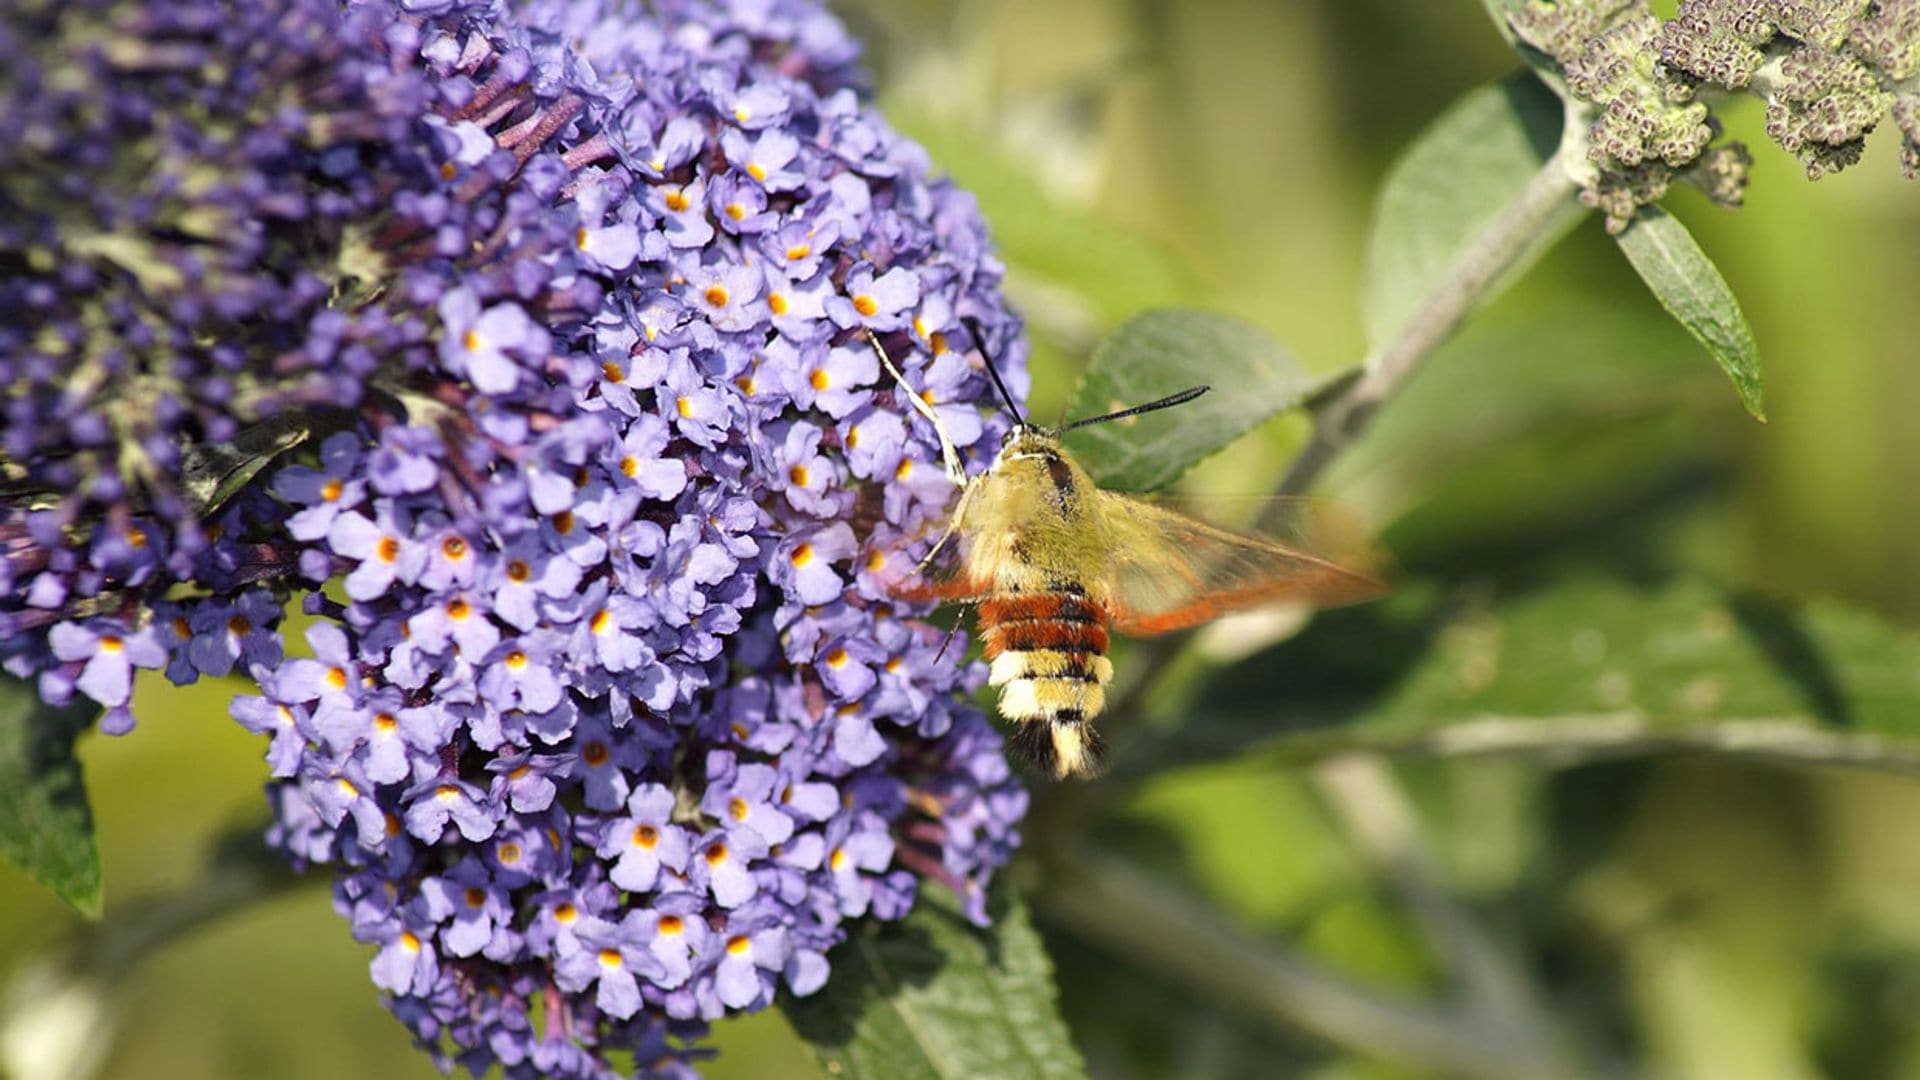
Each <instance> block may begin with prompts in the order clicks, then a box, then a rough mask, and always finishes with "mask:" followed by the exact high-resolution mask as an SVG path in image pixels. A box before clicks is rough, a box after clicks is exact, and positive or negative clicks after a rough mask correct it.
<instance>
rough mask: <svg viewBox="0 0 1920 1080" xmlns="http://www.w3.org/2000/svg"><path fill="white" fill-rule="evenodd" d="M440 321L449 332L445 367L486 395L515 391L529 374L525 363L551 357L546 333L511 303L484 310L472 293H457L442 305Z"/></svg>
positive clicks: (443, 345)
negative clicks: (522, 378) (525, 375)
mask: <svg viewBox="0 0 1920 1080" xmlns="http://www.w3.org/2000/svg"><path fill="white" fill-rule="evenodd" d="M440 321H441V324H442V325H443V326H444V327H445V331H444V336H443V337H442V338H441V339H440V359H441V361H442V362H443V363H445V364H446V365H447V368H448V370H450V371H452V372H453V373H454V374H456V375H465V376H466V377H467V378H468V379H469V380H470V381H471V382H472V383H473V385H474V388H475V389H477V390H479V391H480V392H481V393H484V394H504V393H506V392H508V391H510V390H512V389H513V388H514V387H515V386H516V385H517V384H518V383H519V382H520V378H521V376H522V374H523V364H522V363H521V361H524V360H536V359H538V358H540V357H541V356H543V355H545V353H546V351H547V343H546V340H545V339H546V332H545V331H543V330H541V329H540V328H539V327H538V326H537V325H535V324H534V321H533V320H532V319H530V318H528V317H527V313H526V311H525V310H523V309H522V308H521V307H520V305H518V304H515V303H512V302H507V303H501V304H495V305H493V306H491V307H488V308H485V309H482V308H481V306H480V300H479V298H478V297H477V296H475V295H474V293H473V291H472V290H471V289H464V288H462V289H454V290H452V291H451V292H449V293H447V294H446V295H445V296H444V297H442V298H441V299H440ZM516 357H517V358H519V359H516Z"/></svg>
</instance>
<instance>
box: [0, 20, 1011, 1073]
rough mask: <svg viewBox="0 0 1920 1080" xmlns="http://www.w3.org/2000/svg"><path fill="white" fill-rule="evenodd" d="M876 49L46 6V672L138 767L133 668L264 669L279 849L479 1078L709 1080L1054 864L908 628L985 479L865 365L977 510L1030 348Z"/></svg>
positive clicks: (452, 1056) (591, 25) (635, 23)
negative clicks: (874, 338) (883, 931)
mask: <svg viewBox="0 0 1920 1080" xmlns="http://www.w3.org/2000/svg"><path fill="white" fill-rule="evenodd" d="M857 53H858V50H857V48H856V47H855V45H854V43H853V41H852V39H851V38H849V37H848V36H847V34H846V32H845V31H844V29H843V28H842V27H841V26H840V24H839V23H838V22H837V21H836V20H834V19H833V18H832V17H831V16H829V15H828V14H827V13H826V12H825V11H824V10H823V9H822V8H821V7H820V6H819V5H818V4H816V3H814V2H812V0H657V2H655V3H653V4H651V5H648V6H647V7H646V8H644V9H642V8H639V7H637V6H635V5H630V4H627V3H619V2H609V3H597V2H593V0H564V2H561V0H525V2H523V3H520V4H516V5H501V4H498V3H492V2H488V0H355V2H350V3H345V4H342V3H340V2H338V0H249V2H246V3H241V2H232V3H226V2H220V0H141V2H137V3H136V2H133V0H62V2H61V3H51V2H46V3H38V2H36V3H20V4H14V5H5V6H0V387H4V388H5V391H6V393H5V400H6V408H7V410H8V413H7V417H6V421H7V422H6V428H5V441H4V444H0V660H4V662H5V664H6V666H7V668H8V670H10V671H11V672H13V673H14V674H15V675H17V676H20V677H24V678H31V679H35V680H36V681H37V685H38V688H39V690H40V692H41V694H42V695H43V696H44V697H45V698H47V699H48V700H52V701H62V702H63V701H67V700H70V699H72V698H74V697H75V696H77V695H80V696H85V697H88V698H91V699H93V700H94V701H96V702H98V703H99V704H100V705H102V706H104V707H106V708H107V709H108V710H109V711H108V714H107V715H108V719H107V722H106V725H105V726H106V727H107V729H108V730H111V731H115V732H124V731H126V730H127V729H128V728H130V727H131V726H132V721H133V717H132V712H131V711H130V694H131V686H132V679H133V673H134V671H135V670H136V669H141V668H150V669H161V670H164V672H165V674H166V676H167V677H168V678H170V679H171V680H172V681H174V682H177V683H186V682H191V681H193V680H195V679H198V678H202V677H221V676H227V675H230V674H231V675H242V676H248V677H251V679H252V680H253V681H254V683H255V684H256V690H255V691H254V692H250V693H244V694H242V695H241V696H240V697H238V698H236V699H235V701H234V703H233V706H232V713H233V717H234V719H235V720H237V721H238V722H239V723H240V724H241V725H242V726H244V727H245V728H247V729H248V730H249V731H252V732H255V733H257V734H259V735H260V736H262V737H263V739H264V743H265V746H266V758H267V764H268V767H269V770H270V774H271V777H272V779H271V782H270V784H269V788H268V797H269V799H270V801H271V804H272V808H273V811H274V823H273V827H272V830H271V832H270V834H269V837H268V840H269V842H270V843H271V844H272V845H273V846H274V847H275V848H277V849H278V850H280V851H281V852H283V853H284V854H285V855H286V856H287V857H288V858H289V859H290V860H291V861H293V862H294V863H295V864H296V865H298V866H300V867H303V868H306V867H324V868H325V869H326V871H327V872H330V873H331V874H332V875H333V880H334V899H335V905H336V908H337V909H338V911H339V912H340V914H341V915H342V916H343V918H344V919H345V920H346V923H347V926H348V927H349V928H350V930H351V933H352V934H353V935H354V936H355V938H357V939H358V940H360V941H361V942H364V943H366V945H368V946H369V951H370V952H371V953H372V960H371V963H370V968H369V971H370V975H371V978H372V981H373V983H374V985H375V986H377V987H378V988H379V990H380V991H382V992H383V993H384V994H385V995H386V997H387V1000H388V1003H389V1005H390V1007H391V1008H392V1010H393V1012H394V1014H395V1015H396V1016H397V1017H398V1018H399V1019H400V1020H401V1021H402V1022H403V1023H405V1024H406V1026H407V1027H408V1028H409V1030H410V1031H412V1032H413V1034H414V1035H415V1036H416V1037H417V1038H418V1040H419V1041H420V1043H421V1045H422V1046H423V1047H425V1048H427V1049H428V1050H429V1051H430V1052H431V1053H432V1055H433V1056H434V1058H435V1059H436V1061H437V1062H439V1063H440V1064H441V1065H443V1066H448V1067H450V1066H453V1065H456V1064H457V1065H460V1066H463V1067H465V1068H467V1069H469V1070H470V1071H472V1072H473V1073H475V1074H476V1075H479V1074H487V1073H489V1072H490V1071H497V1072H498V1073H499V1074H501V1075H504V1076H507V1077H510V1078H516V1080H518V1078H529V1080H530V1078H533V1077H555V1076H560V1077H596V1078H598V1077H612V1076H625V1075H631V1074H632V1072H633V1068H634V1065H633V1063H636V1062H637V1064H638V1069H639V1071H640V1072H641V1073H642V1074H646V1075H685V1074H686V1073H687V1072H688V1068H687V1062H688V1061H689V1060H691V1059H692V1058H693V1057H695V1056H697V1055H698V1054H699V1053H701V1051H699V1050H698V1048H697V1046H696V1042H697V1040H698V1038H699V1036H700V1035H701V1034H702V1032H703V1031H704V1030H705V1026H706V1024H707V1023H709V1022H710V1021H713V1020H717V1019H720V1018H722V1017H725V1016H728V1015H730V1014H734V1013H739V1012H743V1011H752V1010H756V1009H762V1008H765V1007H766V1006H768V1005H769V1004H770V1003H771V1002H772V1001H773V1000H774V997H775V995H776V994H777V993H793V994H807V993H812V992H814V991H816V990H818V989H819V988H820V987H821V986H822V985H823V984H824V982H825V981H826V980H827V978H828V977H829V962H828V960H827V954H828V952H829V950H830V949H832V947H833V946H834V945H835V944H836V943H838V942H839V941H841V940H843V939H844V937H845V935H846V928H847V926H848V924H849V923H850V922H851V921H852V920H856V919H897V918H900V917H901V916H903V915H905V914H906V913H907V912H909V911H910V910H912V908H913V906H914V904H915V902H916V898H917V896H918V891H919V889H920V888H921V886H922V884H923V883H933V884H934V885H935V886H936V887H941V888H947V889H951V890H953V891H954V892H955V893H957V894H958V895H959V896H960V898H961V901H962V903H963V906H964V908H965V910H966V911H967V913H968V914H969V916H971V917H972V918H975V919H976V920H984V918H985V913H986V891H985V890H986V884H987V881H988V879H989V877H990V876H991V875H992V874H993V872H994V871H995V870H996V869H997V868H998V867H1000V866H1002V865H1003V864H1004V863H1005V862H1006V861H1007V859H1008V858H1009V857H1010V856H1011V853H1012V852H1013V850H1014V848H1015V847H1016V845H1017V844H1018V843H1019V838H1020V837H1019V831H1018V826H1019V822H1020V820H1021V817H1022V815H1023V814H1024V812H1025V809H1026V794H1025V792H1024V790H1023V789H1022V788H1021V786H1020V785H1019V783H1018V781H1017V780H1016V779H1015V778H1014V777H1013V775H1012V774H1011V772H1010V771H1009V768H1008V765H1007V762H1006V759H1005V756H1004V754H1003V748H1002V744H1001V740H1000V737H999V735H998V734H997V733H996V732H995V730H994V729H993V727H992V726H991V725H990V724H989V723H988V722H987V721H986V720H985V718H984V717H982V716H981V714H980V713H979V712H978V711H976V710H974V709H972V708H971V707H970V706H968V705H967V704H966V702H965V695H966V694H968V693H969V692H970V691H972V690H975V689H978V688H979V687H980V686H981V685H982V684H983V683H984V681H985V675H986V673H985V671H984V669H983V667H982V666H981V665H978V664H968V663H966V662H965V661H964V659H963V658H964V656H965V646H964V644H959V645H953V646H950V647H949V646H946V645H945V644H944V641H943V639H944V634H943V633H942V632H941V631H940V630H938V629H936V628H934V627H932V626H930V625H928V624H927V623H926V622H925V621H924V620H923V619H922V618H921V617H920V616H921V615H923V614H924V611H922V610H920V609H916V608H914V607H912V606H911V605H905V604H902V603H900V602H899V601H898V600H897V598H895V597H894V596H893V595H892V594H891V592H890V590H889V589H888V588H887V582H889V581H891V580H896V577H895V576H894V575H892V574H890V573H889V566H890V564H891V563H892V562H893V561H896V560H901V561H907V564H908V565H911V560H913V559H915V558H917V557H919V556H920V555H923V554H924V553H925V551H926V549H927V548H928V547H929V546H930V545H931V543H932V535H933V532H934V530H933V529H931V528H930V525H931V524H932V523H933V522H934V521H935V520H937V516H938V515H939V514H940V513H941V512H942V510H943V507H944V505H945V502H946V500H947V499H948V498H949V497H950V496H951V495H952V486H951V483H950V482H949V481H948V480H947V479H946V477H945V475H944V474H943V471H942V469H941V465H940V447H939V446H938V445H937V443H935V442H934V441H933V436H932V434H931V432H930V430H929V427H928V425H925V424H922V423H917V422H913V421H912V420H911V419H910V416H911V414H910V413H909V411H908V410H907V408H906V407H905V404H906V403H905V399H904V397H903V396H902V395H903V392H902V391H901V390H899V389H898V388H897V387H895V386H893V385H892V384H891V383H890V382H888V381H886V380H884V379H883V378H882V374H881V372H880V371H879V369H878V365H877V363H876V361H875V358H874V355H873V352H872V350H871V348H870V346H869V343H868V339H867V335H868V334H869V333H871V334H874V335H878V336H879V337H880V338H881V339H882V340H883V341H884V342H885V343H886V347H887V349H888V351H889V352H890V353H891V355H893V356H894V357H896V358H898V359H899V361H900V362H901V363H902V364H903V365H904V366H905V367H906V368H907V370H908V371H909V372H910V373H911V374H910V377H911V379H912V380H913V382H914V384H915V385H916V386H917V387H918V388H920V390H921V392H922V393H923V394H924V395H925V398H926V400H927V401H929V402H936V403H937V404H936V405H935V406H934V407H935V408H937V409H938V410H939V412H940V415H941V418H942V421H943V424H944V426H945V427H946V429H947V430H948V431H949V432H950V433H951V435H952V438H953V441H954V442H955V443H957V444H958V445H959V446H960V452H961V453H962V455H963V456H964V457H965V458H966V459H967V460H968V462H969V463H971V464H972V465H974V466H976V467H978V466H980V465H983V464H984V461H985V459H987V458H989V457H990V456H991V454H992V450H993V447H994V446H995V445H996V444H997V441H998V437H999V436H1000V435H1001V434H1002V433H1004V431H1005V429H1006V425H1007V423H1008V420H1007V417H1006V415H1005V412H1004V410H1000V409H996V408H993V407H991V405H990V404H989V403H990V402H991V391H990V385H991V384H990V383H989V381H988V379H987V377H986V375H985V374H984V372H983V369H982V359H981V358H982V356H983V355H986V354H991V355H994V356H996V357H998V358H999V360H1000V362H1001V364H1002V365H1003V369H1002V370H1003V371H1004V373H1005V375H1006V377H1007V378H1008V379H1009V381H1010V382H1011V383H1012V385H1013V387H1014V389H1015V391H1016V392H1018V391H1020V390H1021V389H1023V388H1024V386H1025V383H1026V375H1025V369H1024V363H1023V353H1022V349H1021V348H1020V344H1019V337H1020V326H1019V322H1018V320H1017V319H1016V318H1015V317H1014V315H1013V314H1012V313H1011V312H1010V311H1009V310H1008V308H1007V306H1006V304H1005V301H1004V299H1003V297H1002V295H1001V291H1000V281H1001V275H1002V268H1001V265H1000V263H999V261H998V260H997V259H996V258H995V256H994V254H993V251H992V247H991V244H990V242H989V240H988V237H987V233H986V228H985V225H984V223H983V221H982V220H981V217H980V215H979V212H978V210H977V208H976V206H975V204H974V202H973V200H972V198H971V197H970V196H968V195H967V194H966V193H964V192H962V191H960V190H959V189H958V188H956V187H955V186H953V185H952V184H951V183H948V182H946V181H944V180H942V179H939V178H936V177H934V176H932V175H931V173H930V168H929V164H928V161H927V156H926V154H925V152H924V151H923V150H922V149H921V148H920V147H918V146H916V145H915V144H913V143H912V142H911V141H909V140H907V139H904V138H902V137H901V136H899V135H898V134H896V133H895V132H893V131H892V130H891V129H890V128H889V127H888V126H887V125H886V123H885V122H884V121H883V120H882V119H881V118H880V117H879V116H878V115H877V114H876V113H875V112H873V111H872V109H871V108H869V107H868V105H867V104H866V102H865V100H864V99H863V97H862V96H861V92H860V86H861V80H860V78H859V73H858V68H857V66H856V57H857ZM63 72H68V74H62V73H63ZM71 72H78V73H79V74H78V75H74V74H71ZM983 406H985V407H983ZM296 421H297V422H298V423H299V424H301V425H304V427H297V428H293V427H290V428H288V429H286V430H294V431H300V432H306V433H308V435H309V437H307V439H306V441H305V442H304V443H301V444H300V445H297V446H294V447H293V448H292V449H291V451H290V452H289V453H286V454H284V455H282V456H280V457H275V458H272V459H271V460H270V461H269V462H268V464H267V465H266V467H264V468H263V469H262V470H261V471H260V472H259V473H258V475H257V476H253V477H251V478H248V477H245V476H242V477H240V478H239V480H238V487H237V490H235V491H232V492H230V493H228V494H227V495H226V496H225V497H224V498H223V499H222V500H221V501H220V502H219V504H218V505H217V506H213V505H208V504H205V503H201V502H198V501H196V500H195V499H194V498H193V497H192V496H191V492H192V491H194V490H195V489H196V484H197V481H196V480H195V476H196V473H197V467H196V466H195V464H194V462H195V461H196V460H197V459H196V457H195V455H196V454H197V453H199V452H201V451H204V450H207V449H208V448H221V447H229V448H230V442H231V441H232V440H236V439H238V440H241V441H244V440H245V437H247V436H248V435H249V434H250V433H254V432H258V431H260V430H261V429H262V425H266V426H267V427H266V430H268V431H269V432H271V431H275V430H280V429H277V428H274V427H273V426H272V425H274V424H276V423H286V424H292V423H294V422H296ZM294 597H303V598H304V599H303V600H302V601H301V602H302V603H303V605H304V608H305V610H306V612H307V614H308V615H310V616H311V617H312V621H311V624H310V625H309V626H308V627H307V629H306V630H305V632H304V634H303V635H302V639H301V640H296V641H291V642H290V641H287V640H285V638H284V636H283V634H282V633H281V615H282V612H283V610H284V609H285V608H286V606H287V605H288V603H289V602H290V600H292V599H293V598H294Z"/></svg>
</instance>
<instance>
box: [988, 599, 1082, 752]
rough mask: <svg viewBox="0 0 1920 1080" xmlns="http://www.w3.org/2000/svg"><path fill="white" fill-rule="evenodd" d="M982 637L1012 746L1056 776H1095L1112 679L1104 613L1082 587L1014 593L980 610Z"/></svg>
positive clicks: (995, 600) (993, 683)
mask: <svg viewBox="0 0 1920 1080" xmlns="http://www.w3.org/2000/svg"><path fill="white" fill-rule="evenodd" d="M980 637H981V641H982V643H983V645H984V646H985V655H986V658H987V660H988V661H989V662H990V663H991V664H992V674H991V675H990V676H989V678H988V682H989V683H991V684H992V685H994V686H998V687H1000V715H1001V716H1003V717H1005V718H1006V719H1007V720H1008V721H1009V722H1011V723H1012V724H1013V725H1014V730H1013V744H1014V746H1015V748H1016V749H1018V750H1019V751H1020V752H1021V753H1022V754H1024V755H1025V756H1026V757H1027V758H1028V759H1029V760H1031V761H1033V762H1034V764H1035V765H1037V766H1039V767H1041V768H1044V769H1046V770H1047V771H1049V772H1051V773H1052V774H1053V775H1055V776H1057V777H1066V776H1071V775H1073V774H1076V773H1082V774H1084V773H1091V772H1093V771H1095V770H1096V769H1097V768H1098V767H1099V764H1100V755H1101V751H1102V746H1101V741H1100V736H1099V733H1098V732H1097V731H1095V730H1094V727H1093V718H1094V717H1096V716H1098V715H1099V714H1100V711H1101V710H1102V709H1104V708H1105V707H1106V703H1107V693H1106V688H1107V684H1108V683H1109V682H1112V681H1113V662H1112V661H1111V660H1108V659H1107V655H1106V653H1107V613H1106V609H1105V608H1103V607H1101V606H1100V604H1098V603H1096V602H1095V601H1093V600H1092V599H1090V598H1088V597H1087V595H1086V592H1085V590H1083V589H1081V588H1080V587H1079V586H1077V585H1070V584H1069V585H1061V586H1058V587H1055V588H1050V589H1047V590H1046V591H1039V592H1023V593H1012V594H1008V595H1005V596H999V597H995V598H994V599H992V600H987V601H985V602H983V603H982V604H981V605H980Z"/></svg>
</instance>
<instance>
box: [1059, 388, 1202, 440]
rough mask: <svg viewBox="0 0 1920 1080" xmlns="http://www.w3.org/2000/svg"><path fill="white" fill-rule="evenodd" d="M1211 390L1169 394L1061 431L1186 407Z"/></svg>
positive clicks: (1071, 425) (1089, 419) (1192, 390)
mask: <svg viewBox="0 0 1920 1080" xmlns="http://www.w3.org/2000/svg"><path fill="white" fill-rule="evenodd" d="M1211 389H1213V387H1211V386H1189V387H1187V388H1186V389H1185V390H1182V391H1180V392H1179V393H1177V394H1168V395H1167V396H1166V397H1163V398H1161V399H1160V400H1158V401H1149V402H1147V403H1146V404H1145V405H1135V406H1134V407H1133V408H1131V409H1121V410H1120V411H1119V412H1110V413H1106V414H1105V415H1102V416H1089V417H1087V418H1086V419H1085V420H1075V421H1074V422H1073V423H1071V424H1068V425H1067V426H1066V427H1063V428H1061V429H1060V430H1061V431H1072V430H1073V429H1074V428H1083V427H1086V426H1087V425H1089V424H1104V423H1106V422H1107V421H1109V420H1125V419H1126V418H1127V417H1129V416H1139V415H1140V414H1141V413H1150V412H1157V411H1159V410H1161V409H1171V408H1173V407H1174V406H1175V405H1185V404H1186V403H1187V402H1189V401H1192V400H1193V399H1194V398H1197V397H1199V396H1200V395H1201V394H1204V393H1206V392H1207V391H1209V390H1211Z"/></svg>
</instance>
